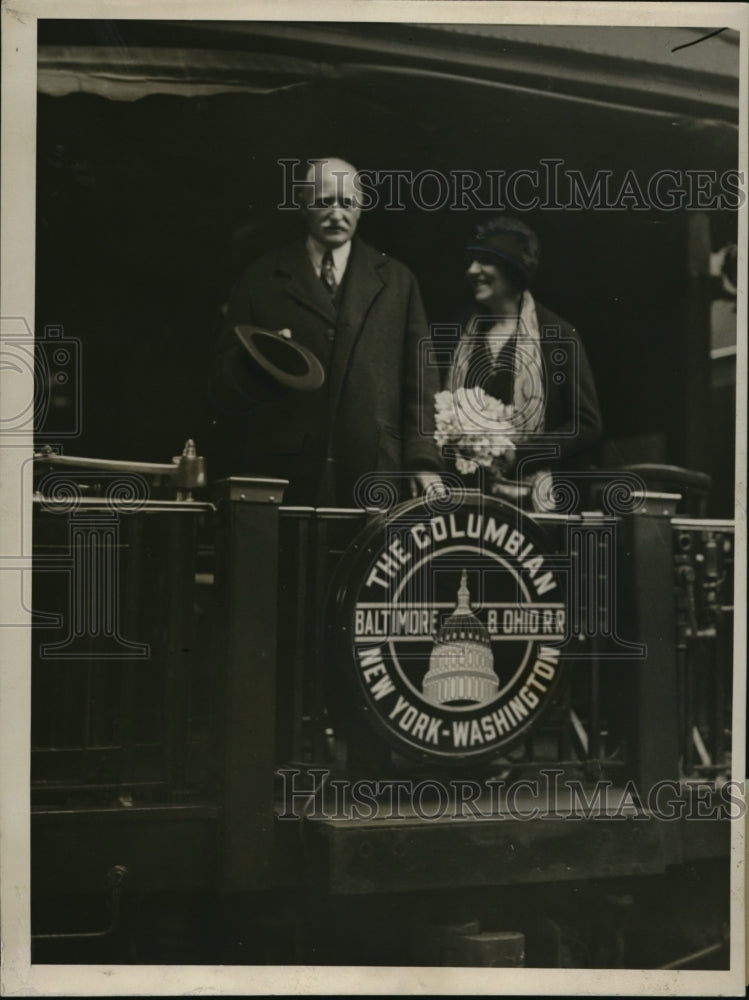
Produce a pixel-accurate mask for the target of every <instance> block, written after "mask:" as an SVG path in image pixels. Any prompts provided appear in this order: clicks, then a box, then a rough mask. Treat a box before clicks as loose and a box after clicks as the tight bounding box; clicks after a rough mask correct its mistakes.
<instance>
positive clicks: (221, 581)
mask: <svg viewBox="0 0 749 1000" xmlns="http://www.w3.org/2000/svg"><path fill="white" fill-rule="evenodd" d="M285 486H286V483H285V482H284V481H282V480H274V479H243V478H234V477H232V478H230V479H225V480H222V481H221V482H219V483H217V484H216V487H215V490H216V494H217V509H218V525H217V539H216V541H217V553H216V555H217V561H216V584H217V588H218V589H217V596H218V601H219V626H218V631H217V649H216V653H217V657H218V658H219V662H221V663H222V664H223V666H224V672H225V673H224V677H225V688H224V690H225V701H224V714H223V718H222V727H223V748H224V753H223V822H222V852H221V853H222V888H223V889H224V890H226V891H229V892H232V891H247V890H250V889H259V888H263V887H264V886H266V885H267V884H269V882H270V877H271V873H272V857H273V853H272V852H273V769H274V764H275V739H276V733H275V678H276V627H277V595H278V507H279V504H280V503H281V501H282V499H283V491H284V488H285Z"/></svg>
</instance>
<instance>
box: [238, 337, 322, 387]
mask: <svg viewBox="0 0 749 1000" xmlns="http://www.w3.org/2000/svg"><path fill="white" fill-rule="evenodd" d="M234 332H235V334H236V335H237V337H238V338H239V341H240V343H241V344H242V346H243V347H244V349H245V350H246V351H247V353H248V354H249V356H250V358H251V359H252V361H253V362H254V363H255V366H257V367H256V370H257V369H259V371H258V375H260V374H261V373H262V374H263V375H264V376H265V377H266V378H267V376H270V378H271V379H272V381H273V383H275V384H276V385H277V386H282V387H283V388H284V389H298V390H301V391H302V392H311V391H312V390H314V389H319V388H320V386H321V385H322V384H323V382H324V381H325V370H324V368H323V366H322V364H321V363H320V360H319V358H317V356H316V355H314V354H313V353H312V351H310V350H308V348H306V347H303V346H302V345H301V344H297V343H295V342H294V341H293V340H289V339H288V338H286V337H282V336H281V334H280V333H276V332H275V331H273V330H264V329H262V327H259V326H251V325H250V324H246V323H241V324H239V325H238V326H235V327H234Z"/></svg>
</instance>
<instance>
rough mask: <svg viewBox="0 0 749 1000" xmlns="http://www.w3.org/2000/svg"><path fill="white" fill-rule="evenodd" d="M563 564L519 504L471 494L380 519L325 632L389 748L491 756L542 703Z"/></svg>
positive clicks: (355, 548)
mask: <svg viewBox="0 0 749 1000" xmlns="http://www.w3.org/2000/svg"><path fill="white" fill-rule="evenodd" d="M562 582H563V581H562V580H561V579H560V574H559V573H558V572H557V570H556V569H555V564H554V558H553V553H552V552H551V551H550V546H549V544H548V542H547V541H546V539H545V536H544V534H543V533H542V532H541V531H540V530H539V528H538V527H537V525H536V524H535V523H534V522H533V521H532V520H531V519H530V518H529V517H527V516H526V515H524V514H523V513H522V512H521V511H519V510H517V509H516V508H515V507H512V506H510V505H509V504H505V503H502V502H501V501H498V500H495V499H492V498H488V497H484V496H481V495H480V494H478V493H477V494H474V495H473V496H469V497H468V498H467V499H466V498H462V499H461V501H460V503H459V504H456V505H455V509H452V510H449V511H447V512H436V511H435V510H434V506H433V505H429V504H427V503H425V502H423V501H413V502H411V503H407V504H403V505H401V506H400V507H399V508H396V510H395V511H394V512H393V513H392V514H390V515H388V516H387V517H386V516H382V517H381V518H379V519H377V520H376V521H375V523H373V524H372V525H370V527H369V528H368V529H366V530H365V531H364V532H363V533H362V535H360V536H359V538H358V539H357V540H356V541H355V542H354V544H353V545H352V546H351V548H350V549H349V550H348V552H347V555H346V557H345V558H344V560H343V562H342V564H341V568H340V575H339V585H338V588H337V592H336V601H335V607H334V609H333V615H332V619H331V621H330V628H331V632H332V635H333V639H334V642H335V643H336V645H337V647H338V649H337V652H338V656H337V659H338V660H339V661H340V662H342V665H343V669H344V673H345V675H346V677H345V678H344V680H346V679H347V680H348V682H349V685H348V686H349V687H350V688H353V691H354V698H355V700H356V702H357V703H358V706H359V708H360V709H361V710H362V711H363V712H364V713H365V715H366V716H367V717H368V718H369V719H370V720H371V722H372V724H373V725H374V726H375V727H376V729H377V731H378V732H379V734H380V735H381V736H383V737H384V738H385V739H386V740H388V741H389V742H390V743H391V745H392V746H394V747H395V748H396V749H397V750H399V751H401V752H403V753H406V754H409V755H411V756H416V757H418V758H421V759H424V760H432V761H440V762H442V763H462V762H466V761H467V760H476V759H480V758H485V757H490V756H492V755H496V753H497V752H498V751H501V750H504V749H505V748H506V747H508V746H509V745H511V744H512V743H514V742H515V741H516V740H518V739H519V738H520V737H522V735H523V734H524V733H525V732H526V731H527V730H528V729H529V727H531V726H533V724H534V723H535V722H536V721H537V719H538V717H539V715H540V714H541V713H542V712H543V710H544V709H545V708H546V707H547V706H548V705H549V703H550V702H551V700H552V696H553V692H554V690H555V688H556V685H557V682H558V680H559V675H560V662H559V660H560V657H559V644H560V642H561V641H562V640H563V639H564V638H565V637H566V613H565V601H564V595H563V589H562Z"/></svg>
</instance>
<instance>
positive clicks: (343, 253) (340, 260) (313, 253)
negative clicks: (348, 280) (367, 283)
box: [307, 235, 351, 285]
mask: <svg viewBox="0 0 749 1000" xmlns="http://www.w3.org/2000/svg"><path fill="white" fill-rule="evenodd" d="M325 251H326V248H325V247H324V246H322V245H321V244H320V243H318V242H317V240H316V239H315V238H314V236H311V235H308V236H307V253H308V254H309V259H310V260H311V261H312V266H313V267H314V269H315V274H316V275H317V277H318V278H319V277H320V272H321V271H322V259H323V254H324V253H325ZM331 253H332V254H333V270H334V271H335V277H336V281H337V282H338V284H339V285H340V283H341V281H342V280H343V275H344V273H345V271H346V264H348V258H349V254H350V253H351V240H349V241H348V242H347V243H344V244H343V245H342V246H340V247H334V248H333V250H331Z"/></svg>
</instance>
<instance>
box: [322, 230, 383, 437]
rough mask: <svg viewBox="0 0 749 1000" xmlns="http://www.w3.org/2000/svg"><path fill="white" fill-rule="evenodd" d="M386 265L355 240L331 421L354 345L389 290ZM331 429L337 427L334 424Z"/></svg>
mask: <svg viewBox="0 0 749 1000" xmlns="http://www.w3.org/2000/svg"><path fill="white" fill-rule="evenodd" d="M386 261H387V257H384V256H383V255H382V254H379V253H377V251H375V250H373V249H372V247H370V246H368V245H367V244H366V243H362V242H361V241H360V240H354V242H353V244H352V246H351V255H350V256H349V260H348V266H347V268H346V277H345V280H344V286H343V296H342V300H341V304H340V307H339V311H338V322H337V324H336V339H335V344H334V347H333V359H332V364H331V370H330V414H331V421H333V420H334V419H335V415H336V412H337V409H338V403H339V400H340V397H341V391H342V389H343V385H344V382H345V380H346V372H347V371H348V367H349V363H350V360H351V353H352V351H353V349H354V345H355V344H356V341H357V340H358V338H359V337H360V336H361V333H362V330H363V329H364V324H365V323H366V319H367V314H368V313H369V310H370V308H371V307H372V303H373V302H374V300H375V299H376V298H377V296H378V295H379V294H380V292H381V291H382V290H383V288H384V287H385V279H384V278H383V276H382V273H381V270H380V269H381V268H382V265H383V264H384V263H385V262H386ZM383 332H384V331H383ZM383 349H384V345H383ZM331 426H334V425H333V423H331Z"/></svg>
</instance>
